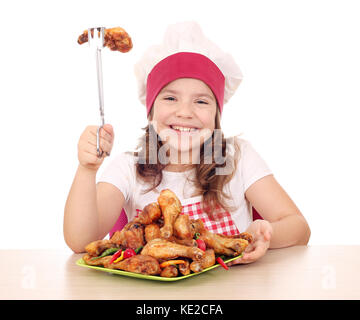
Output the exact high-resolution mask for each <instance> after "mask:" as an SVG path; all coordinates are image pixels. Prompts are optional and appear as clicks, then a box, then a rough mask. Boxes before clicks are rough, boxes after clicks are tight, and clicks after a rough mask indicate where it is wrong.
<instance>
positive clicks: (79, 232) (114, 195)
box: [64, 165, 125, 253]
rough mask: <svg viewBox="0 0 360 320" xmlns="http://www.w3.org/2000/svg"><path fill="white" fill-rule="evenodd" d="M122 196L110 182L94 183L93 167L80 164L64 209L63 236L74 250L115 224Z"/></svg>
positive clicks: (79, 248) (82, 247)
mask: <svg viewBox="0 0 360 320" xmlns="http://www.w3.org/2000/svg"><path fill="white" fill-rule="evenodd" d="M124 202H125V199H124V196H123V194H122V193H121V191H120V190H118V189H117V188H116V187H115V186H113V185H111V184H109V183H99V184H98V185H96V171H93V170H89V169H87V168H84V167H82V166H81V165H79V167H78V169H77V172H76V175H75V178H74V181H73V184H72V186H71V189H70V192H69V195H68V198H67V201H66V204H65V210H64V239H65V242H66V244H67V245H68V246H69V247H70V249H72V250H73V251H74V252H75V253H80V252H84V250H85V246H86V245H87V244H89V243H90V242H92V241H94V240H98V239H103V238H104V237H105V235H106V234H107V233H108V232H109V230H110V229H111V227H112V226H113V225H114V224H115V222H116V219H117V218H118V216H119V214H120V212H121V210H122V207H123V205H124Z"/></svg>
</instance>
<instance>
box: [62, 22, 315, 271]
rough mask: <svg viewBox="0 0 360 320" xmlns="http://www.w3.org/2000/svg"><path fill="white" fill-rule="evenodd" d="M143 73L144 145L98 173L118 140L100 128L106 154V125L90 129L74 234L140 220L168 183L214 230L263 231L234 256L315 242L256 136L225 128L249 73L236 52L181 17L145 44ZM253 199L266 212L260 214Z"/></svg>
mask: <svg viewBox="0 0 360 320" xmlns="http://www.w3.org/2000/svg"><path fill="white" fill-rule="evenodd" d="M135 74H136V77H137V80H138V86H139V98H140V101H141V102H142V103H143V104H144V105H145V106H146V110H147V118H148V125H147V126H146V127H145V128H143V129H144V130H145V134H144V136H143V137H142V139H140V142H139V145H138V151H137V152H123V153H120V154H119V155H118V156H116V157H114V159H113V160H112V162H111V163H110V164H109V165H108V167H107V168H105V170H104V172H103V174H102V175H101V177H99V178H98V181H96V174H97V171H98V169H99V167H100V166H101V164H102V162H103V160H104V157H105V156H106V155H109V154H110V152H111V149H112V146H113V143H114V131H113V128H112V126H111V125H110V124H106V125H105V126H104V127H103V130H100V131H101V143H100V145H101V149H102V151H104V152H103V154H104V156H103V157H101V158H98V157H97V151H96V130H97V127H96V126H89V127H87V128H86V129H85V131H84V132H83V134H82V135H81V137H80V140H79V143H78V158H79V166H78V169H77V172H76V175H75V178H74V181H73V184H72V186H71V190H70V193H69V196H68V199H67V202H66V205H65V214H64V237H65V241H66V243H67V244H68V246H69V247H70V248H71V249H72V250H73V251H74V252H77V253H80V252H83V251H84V248H85V246H86V245H87V244H88V243H90V242H92V241H94V240H97V239H103V238H104V237H105V236H106V235H107V234H108V233H109V232H110V231H111V232H114V231H115V229H116V226H117V222H118V221H119V219H123V218H124V217H125V218H127V220H128V221H131V220H133V218H134V217H135V216H136V215H137V214H138V213H139V212H140V210H142V209H143V208H144V207H145V206H146V205H147V204H149V203H151V202H155V201H156V200H157V198H158V196H159V193H160V191H161V190H163V189H170V190H172V191H173V192H174V193H175V194H176V195H177V197H178V198H179V199H180V201H181V204H182V206H183V209H182V214H188V215H189V216H190V218H191V219H202V220H203V222H204V224H205V226H206V228H208V229H209V230H211V231H212V232H215V233H222V234H225V235H235V234H238V233H240V232H244V231H246V232H249V233H251V234H252V235H253V237H254V241H253V243H252V244H251V245H249V246H248V247H247V249H246V251H245V253H244V255H243V256H242V257H241V258H239V259H237V260H235V261H233V262H231V263H229V265H232V264H239V263H250V262H254V261H256V260H258V259H259V258H261V257H262V256H263V255H264V254H265V253H266V251H267V249H269V248H282V247H288V246H293V245H306V244H307V243H308V241H309V237H310V229H309V226H308V224H307V222H306V220H305V219H304V217H303V216H302V214H301V212H300V211H299V209H298V208H297V207H296V205H295V204H294V202H293V201H292V200H291V199H290V197H289V196H288V195H287V194H286V192H285V191H284V190H283V189H282V187H281V186H280V185H279V183H278V182H277V181H276V179H275V178H274V175H273V174H272V172H271V170H270V169H269V168H268V166H267V165H266V163H265V162H264V160H263V159H262V158H261V157H260V156H259V154H258V153H257V152H256V151H255V150H254V149H253V147H252V146H251V144H250V143H249V142H248V141H246V140H244V139H241V138H239V137H237V136H235V137H231V138H227V139H225V138H224V135H223V133H222V131H221V126H220V120H221V115H222V112H223V105H224V104H225V103H226V102H228V100H229V99H230V97H231V96H232V95H233V94H234V92H235V91H236V89H237V87H238V86H239V84H240V82H241V80H242V74H241V71H240V69H239V68H238V66H237V64H236V63H235V61H234V60H233V58H232V57H231V56H230V55H229V54H226V53H224V52H223V51H222V50H220V49H219V48H218V47H217V46H216V45H215V44H214V43H212V42H211V41H210V40H208V39H207V38H206V37H205V36H204V35H203V33H202V31H201V29H200V27H199V26H198V24H197V23H195V22H184V23H177V24H174V25H171V26H169V27H168V29H167V32H166V34H165V37H164V41H163V43H162V44H161V45H159V46H153V47H150V48H149V50H148V51H147V52H146V53H145V54H144V56H143V57H142V58H141V59H140V61H139V62H138V63H137V64H136V66H135ZM253 208H255V209H256V211H257V212H259V213H260V215H261V219H256V220H255V219H254V218H255V216H254V215H253ZM254 212H255V211H254ZM121 213H122V214H125V215H126V216H122V215H121ZM125 221H126V220H125ZM114 226H115V227H114Z"/></svg>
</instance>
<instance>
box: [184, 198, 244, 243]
mask: <svg viewBox="0 0 360 320" xmlns="http://www.w3.org/2000/svg"><path fill="white" fill-rule="evenodd" d="M181 214H187V215H188V216H189V217H190V219H192V220H197V219H201V220H202V221H203V222H204V226H205V228H206V229H208V230H209V231H211V232H213V233H221V234H224V235H227V236H233V235H236V234H239V233H240V232H239V230H238V229H237V228H236V225H235V223H234V221H233V219H232V218H231V215H230V213H229V212H227V211H225V210H224V209H223V208H221V207H220V206H217V207H216V208H215V210H214V212H213V216H212V217H209V215H208V214H207V213H206V212H204V211H203V209H202V207H201V202H200V201H199V202H195V203H193V204H188V205H184V206H183V208H182V211H181Z"/></svg>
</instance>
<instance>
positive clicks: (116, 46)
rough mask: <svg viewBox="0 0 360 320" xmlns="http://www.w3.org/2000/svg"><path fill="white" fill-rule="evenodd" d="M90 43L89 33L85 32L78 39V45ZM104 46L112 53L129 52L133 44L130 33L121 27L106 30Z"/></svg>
mask: <svg viewBox="0 0 360 320" xmlns="http://www.w3.org/2000/svg"><path fill="white" fill-rule="evenodd" d="M88 41H89V35H88V31H87V30H85V31H84V32H83V33H82V34H81V35H80V36H79V38H78V44H83V43H85V42H88ZM104 46H106V47H108V48H109V49H110V50H112V51H120V52H123V53H125V52H128V51H130V50H131V49H132V47H133V44H132V41H131V38H130V36H129V35H128V33H127V32H126V31H125V30H124V29H123V28H120V27H116V28H110V29H105V36H104Z"/></svg>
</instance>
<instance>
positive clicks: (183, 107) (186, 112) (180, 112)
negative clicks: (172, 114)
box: [176, 102, 193, 118]
mask: <svg viewBox="0 0 360 320" xmlns="http://www.w3.org/2000/svg"><path fill="white" fill-rule="evenodd" d="M176 116H177V117H181V118H192V116H193V110H192V106H191V103H190V102H181V103H179V106H178V108H177V110H176Z"/></svg>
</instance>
